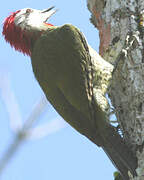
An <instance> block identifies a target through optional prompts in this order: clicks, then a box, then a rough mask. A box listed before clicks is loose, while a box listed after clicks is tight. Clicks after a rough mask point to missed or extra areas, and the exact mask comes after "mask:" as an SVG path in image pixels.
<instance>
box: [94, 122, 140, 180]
mask: <svg viewBox="0 0 144 180" xmlns="http://www.w3.org/2000/svg"><path fill="white" fill-rule="evenodd" d="M101 134H102V142H103V144H102V145H101V147H102V148H103V150H104V151H105V153H106V154H107V155H108V157H109V158H110V160H111V161H112V163H113V164H114V166H115V167H116V168H117V169H118V170H119V172H120V173H121V175H122V178H123V180H129V176H128V171H130V173H131V174H132V175H133V176H136V171H135V170H136V168H137V159H136V157H135V156H134V154H133V153H132V151H131V150H130V148H129V147H128V146H127V145H126V143H125V142H124V140H123V138H122V137H121V136H120V135H119V134H118V132H117V131H116V130H115V128H114V127H113V126H111V125H109V126H108V127H106V128H105V132H104V133H101ZM93 142H94V140H93Z"/></svg>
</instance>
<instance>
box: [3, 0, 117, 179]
mask: <svg viewBox="0 0 144 180" xmlns="http://www.w3.org/2000/svg"><path fill="white" fill-rule="evenodd" d="M53 5H54V6H56V8H57V9H59V11H58V12H57V13H56V14H55V15H54V16H53V17H52V18H51V19H50V22H51V23H52V24H54V25H57V26H58V25H62V24H65V23H71V24H73V25H75V26H77V27H78V28H80V29H81V31H82V32H83V33H84V34H85V36H86V38H87V40H88V42H89V44H90V45H91V46H92V47H93V48H94V49H96V50H97V51H98V46H99V37H98V32H97V30H96V29H95V28H94V26H93V25H92V24H91V23H90V21H89V18H90V13H89V11H88V10H87V6H86V0H85V1H83V0H79V1H78V0H73V1H66V0H49V1H46V0H42V1H34V0H25V1H18V0H13V1H3V5H2V8H1V11H0V21H1V23H0V24H1V25H0V31H1V32H2V23H3V20H4V18H5V17H6V16H8V15H9V13H10V12H13V11H16V10H18V9H22V8H26V7H31V8H35V9H45V8H48V7H50V6H53ZM0 49H1V54H0V81H1V83H0V84H1V85H0V116H1V120H0V122H1V126H0V133H1V135H0V157H2V156H3V153H4V152H5V150H6V149H7V147H8V146H9V144H10V143H12V142H13V138H14V133H13V132H12V130H11V128H10V123H9V119H10V112H9V111H8V109H7V106H6V104H5V101H4V99H3V98H2V88H1V86H3V85H5V83H6V81H5V77H8V79H9V81H10V89H11V91H12V93H13V94H14V96H15V99H16V101H17V106H18V108H19V115H18V114H17V115H15V118H17V117H18V116H20V117H21V118H22V120H25V119H26V118H27V117H28V115H29V114H30V112H31V111H32V108H33V106H34V104H35V103H36V102H37V101H38V99H40V97H41V96H42V95H43V92H42V90H41V88H40V87H39V85H38V83H37V82H36V80H35V78H34V75H33V73H32V68H31V61H30V58H29V57H27V56H24V55H22V54H20V53H19V52H16V51H14V49H12V48H11V47H10V45H9V44H7V43H6V42H5V41H4V39H3V37H2V36H1V38H0ZM3 93H5V94H6V93H7V86H6V88H5V90H4V92H3ZM12 108H14V106H13V107H12ZM12 111H13V110H12ZM55 119H60V117H59V115H58V114H57V113H56V112H55V110H54V109H53V108H52V107H51V105H49V104H48V105H47V110H46V111H45V112H44V113H43V114H42V115H41V118H40V119H39V120H38V122H37V123H36V124H35V127H37V126H39V125H41V124H42V123H46V122H48V121H53V120H55ZM64 126H65V127H64V128H61V129H60V130H58V131H55V132H53V133H49V135H48V136H45V137H43V138H40V139H37V140H28V141H26V142H25V143H24V144H22V145H21V147H20V148H19V149H18V151H17V152H16V154H15V156H14V157H13V158H12V159H11V161H10V162H9V164H8V166H7V167H6V169H5V170H4V171H3V174H2V176H0V179H1V180H26V179H27V180H32V179H35V180H40V179H43V180H45V179H47V180H48V179H50V180H88V179H90V180H96V179H97V180H105V179H106V180H112V179H113V172H114V171H115V168H114V167H113V165H112V164H111V162H110V160H109V159H108V158H107V156H106V155H105V154H104V152H103V151H102V150H101V149H100V148H98V147H96V145H94V144H93V143H91V142H90V141H89V140H88V139H87V138H85V137H84V136H82V135H80V134H79V133H78V132H76V131H75V130H74V129H73V128H71V127H70V126H69V125H67V124H66V125H64Z"/></svg>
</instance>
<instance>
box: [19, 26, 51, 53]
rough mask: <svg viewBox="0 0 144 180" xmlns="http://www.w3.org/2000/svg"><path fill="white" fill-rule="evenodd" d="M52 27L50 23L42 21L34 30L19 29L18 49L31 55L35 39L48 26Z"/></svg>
mask: <svg viewBox="0 0 144 180" xmlns="http://www.w3.org/2000/svg"><path fill="white" fill-rule="evenodd" d="M52 27H54V26H53V25H51V24H47V23H44V24H43V26H42V27H40V28H39V29H34V30H29V31H27V30H25V31H21V37H20V47H19V48H20V51H21V52H22V53H24V54H27V55H29V56H31V54H32V50H33V47H34V44H35V42H36V41H37V39H38V38H39V37H40V36H41V35H42V34H43V33H45V32H46V31H47V30H48V29H49V28H52Z"/></svg>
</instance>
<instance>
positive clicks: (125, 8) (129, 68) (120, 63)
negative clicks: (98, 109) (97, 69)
mask: <svg viewBox="0 0 144 180" xmlns="http://www.w3.org/2000/svg"><path fill="white" fill-rule="evenodd" d="M87 4H88V9H89V10H90V11H91V13H92V16H91V22H92V23H93V24H94V25H95V27H96V28H97V29H98V30H99V36H100V47H99V52H100V55H101V56H102V57H103V58H104V59H105V60H106V61H108V62H109V63H111V64H112V65H114V71H113V73H112V80H111V83H110V85H109V89H107V93H108V94H109V98H110V99H111V102H112V105H113V106H114V108H115V115H116V118H117V121H118V123H119V125H120V129H121V131H122V134H123V138H124V139H125V141H126V143H127V145H128V146H129V147H130V148H131V149H132V151H133V152H134V153H135V154H136V156H137V158H138V168H137V170H136V171H137V177H131V178H130V179H133V180H136V179H137V180H142V179H144V146H143V145H144V143H143V142H144V1H143V0H124V1H122V0H87Z"/></svg>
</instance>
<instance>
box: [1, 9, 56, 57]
mask: <svg viewBox="0 0 144 180" xmlns="http://www.w3.org/2000/svg"><path fill="white" fill-rule="evenodd" d="M55 12H56V10H54V7H51V8H48V9H44V10H36V9H31V8H24V9H21V10H18V11H16V12H13V13H11V14H10V16H8V17H7V18H6V19H5V21H4V25H3V32H2V34H3V36H4V38H5V40H6V41H7V42H9V43H10V45H11V46H12V47H14V48H15V49H16V50H17V51H20V52H22V53H24V54H27V55H31V46H32V41H33V40H36V39H37V38H38V37H39V36H40V35H41V33H43V32H44V31H46V30H47V29H48V28H50V27H52V26H53V25H52V24H49V23H47V22H46V21H47V20H48V19H49V18H50V16H52V15H53V14H54V13H55Z"/></svg>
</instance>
